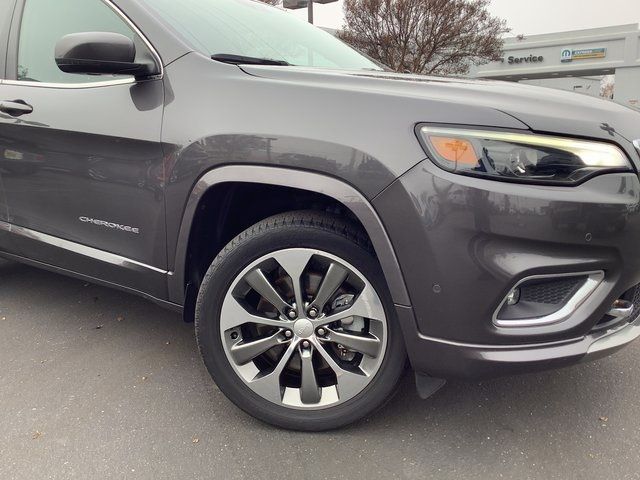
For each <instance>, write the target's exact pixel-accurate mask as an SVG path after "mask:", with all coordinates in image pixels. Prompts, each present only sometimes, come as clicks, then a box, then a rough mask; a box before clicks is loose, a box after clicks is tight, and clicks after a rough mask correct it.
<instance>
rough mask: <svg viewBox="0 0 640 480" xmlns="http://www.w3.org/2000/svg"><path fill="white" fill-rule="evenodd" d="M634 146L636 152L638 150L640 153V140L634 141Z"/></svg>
mask: <svg viewBox="0 0 640 480" xmlns="http://www.w3.org/2000/svg"><path fill="white" fill-rule="evenodd" d="M633 145H634V146H635V147H636V150H638V153H640V139H638V140H634V141H633Z"/></svg>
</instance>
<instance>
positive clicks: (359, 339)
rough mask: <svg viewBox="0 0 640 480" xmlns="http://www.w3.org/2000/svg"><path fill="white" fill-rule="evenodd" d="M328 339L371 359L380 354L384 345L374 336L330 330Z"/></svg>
mask: <svg viewBox="0 0 640 480" xmlns="http://www.w3.org/2000/svg"><path fill="white" fill-rule="evenodd" d="M326 339H327V340H328V341H329V342H333V343H339V344H341V345H344V346H345V347H346V348H348V349H351V350H355V351H356V352H360V353H363V354H365V355H368V356H370V357H373V358H376V357H377V356H378V354H379V353H380V346H381V345H382V343H381V342H380V339H379V338H377V337H374V336H373V335H368V336H362V335H356V334H353V333H345V332H336V331H335V330H331V329H328V333H327V336H326Z"/></svg>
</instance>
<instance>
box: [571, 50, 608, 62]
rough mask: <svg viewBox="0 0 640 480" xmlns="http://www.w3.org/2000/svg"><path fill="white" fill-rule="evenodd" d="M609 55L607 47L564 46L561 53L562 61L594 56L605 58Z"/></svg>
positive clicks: (586, 58)
mask: <svg viewBox="0 0 640 480" xmlns="http://www.w3.org/2000/svg"><path fill="white" fill-rule="evenodd" d="M606 56H607V49H606V48H581V49H579V50H573V49H571V48H563V49H562V51H561V53H560V60H561V61H562V62H572V61H574V60H588V59H592V58H605V57H606Z"/></svg>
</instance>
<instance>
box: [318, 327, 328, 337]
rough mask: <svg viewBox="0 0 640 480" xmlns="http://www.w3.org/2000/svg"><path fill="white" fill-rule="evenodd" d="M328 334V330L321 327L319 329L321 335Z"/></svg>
mask: <svg viewBox="0 0 640 480" xmlns="http://www.w3.org/2000/svg"><path fill="white" fill-rule="evenodd" d="M326 334H327V331H326V330H325V329H324V328H322V327H320V328H319V329H318V335H320V336H321V337H324V336H325V335H326Z"/></svg>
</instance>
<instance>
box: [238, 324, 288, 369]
mask: <svg viewBox="0 0 640 480" xmlns="http://www.w3.org/2000/svg"><path fill="white" fill-rule="evenodd" d="M289 341H290V340H287V339H286V338H285V337H284V336H283V335H282V331H279V332H277V333H274V334H273V335H271V336H269V337H264V338H261V339H259V340H254V341H250V342H246V343H245V342H238V343H236V344H235V345H233V346H232V347H231V349H230V351H231V356H232V357H233V359H234V360H235V361H236V363H237V364H238V365H244V364H245V363H249V362H250V361H251V360H253V359H254V358H256V357H257V356H258V355H261V354H263V353H264V352H266V351H267V350H269V349H271V348H273V347H275V346H276V345H282V344H283V343H287V342H289Z"/></svg>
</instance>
